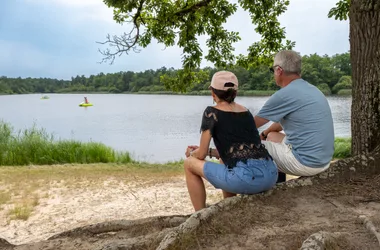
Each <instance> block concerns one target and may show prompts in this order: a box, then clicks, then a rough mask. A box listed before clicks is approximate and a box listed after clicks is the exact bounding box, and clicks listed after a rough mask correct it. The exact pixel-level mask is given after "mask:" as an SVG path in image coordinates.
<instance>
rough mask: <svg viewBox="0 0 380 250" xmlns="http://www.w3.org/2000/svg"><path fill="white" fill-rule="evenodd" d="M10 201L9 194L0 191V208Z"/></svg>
mask: <svg viewBox="0 0 380 250" xmlns="http://www.w3.org/2000/svg"><path fill="white" fill-rule="evenodd" d="M10 199H11V195H10V194H9V192H6V191H0V206H1V205H3V204H7V203H8V201H9V200H10Z"/></svg>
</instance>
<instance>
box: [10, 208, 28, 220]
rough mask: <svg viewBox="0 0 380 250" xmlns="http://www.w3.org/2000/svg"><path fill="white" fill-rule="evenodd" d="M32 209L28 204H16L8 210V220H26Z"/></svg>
mask: <svg viewBox="0 0 380 250" xmlns="http://www.w3.org/2000/svg"><path fill="white" fill-rule="evenodd" d="M32 211H33V209H32V208H31V207H29V206H28V205H16V206H15V207H14V208H12V209H10V210H9V211H8V216H9V219H10V220H27V219H28V218H29V217H30V215H31V214H32Z"/></svg>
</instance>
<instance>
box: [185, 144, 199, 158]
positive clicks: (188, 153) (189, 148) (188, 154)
mask: <svg viewBox="0 0 380 250" xmlns="http://www.w3.org/2000/svg"><path fill="white" fill-rule="evenodd" d="M197 148H199V147H198V146H196V145H189V146H187V148H186V152H185V155H186V157H190V153H191V152H192V151H194V150H196V149H197Z"/></svg>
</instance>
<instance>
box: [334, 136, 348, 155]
mask: <svg viewBox="0 0 380 250" xmlns="http://www.w3.org/2000/svg"><path fill="white" fill-rule="evenodd" d="M334 147H335V151H334V155H333V158H334V159H342V158H347V157H350V156H351V138H340V137H337V138H335V141H334Z"/></svg>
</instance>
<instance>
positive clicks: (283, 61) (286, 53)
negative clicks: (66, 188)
mask: <svg viewBox="0 0 380 250" xmlns="http://www.w3.org/2000/svg"><path fill="white" fill-rule="evenodd" d="M301 59H302V58H301V56H300V54H299V53H297V52H295V51H293V50H283V51H280V52H278V53H277V54H276V56H275V57H274V63H275V64H274V65H273V66H275V65H278V66H280V67H281V68H282V69H283V70H284V72H285V73H297V74H301Z"/></svg>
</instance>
